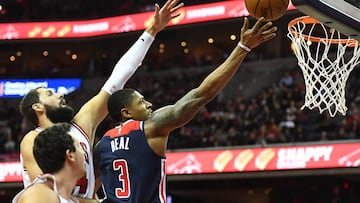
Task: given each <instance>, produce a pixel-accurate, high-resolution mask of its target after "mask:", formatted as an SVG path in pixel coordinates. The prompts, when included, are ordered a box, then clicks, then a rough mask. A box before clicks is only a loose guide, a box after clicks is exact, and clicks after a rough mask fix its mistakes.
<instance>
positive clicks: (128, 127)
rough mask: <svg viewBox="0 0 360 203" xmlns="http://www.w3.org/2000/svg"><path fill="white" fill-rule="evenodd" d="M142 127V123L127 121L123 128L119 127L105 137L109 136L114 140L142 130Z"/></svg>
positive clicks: (108, 132)
mask: <svg viewBox="0 0 360 203" xmlns="http://www.w3.org/2000/svg"><path fill="white" fill-rule="evenodd" d="M140 125H141V121H134V120H131V121H127V122H125V123H124V124H123V125H122V126H118V127H116V128H113V129H111V130H109V131H107V132H106V133H105V135H104V136H109V137H111V138H114V137H119V136H124V135H128V134H129V133H130V132H131V131H134V130H140V129H141V127H140Z"/></svg>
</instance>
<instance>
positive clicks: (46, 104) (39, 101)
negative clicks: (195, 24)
mask: <svg viewBox="0 0 360 203" xmlns="http://www.w3.org/2000/svg"><path fill="white" fill-rule="evenodd" d="M178 2H179V0H168V1H167V2H166V3H165V4H164V6H162V8H161V9H160V7H159V6H158V5H156V6H155V15H153V17H152V19H151V21H150V23H149V26H148V27H147V28H146V30H145V32H144V33H143V34H142V35H141V36H140V38H139V39H138V40H137V41H136V42H135V44H134V45H133V46H132V47H131V48H130V49H129V50H128V51H127V52H126V53H125V54H124V56H122V57H121V59H120V60H119V61H118V63H117V64H116V65H115V68H114V70H113V72H112V74H111V75H110V77H109V78H108V80H107V81H106V82H105V84H104V86H103V87H102V88H101V90H100V91H99V93H98V94H97V95H95V96H94V97H93V98H91V99H90V100H89V101H88V102H86V103H85V104H84V105H83V106H82V107H81V109H80V110H79V112H78V113H77V114H76V115H75V116H73V109H72V108H71V107H70V106H68V105H66V101H65V99H64V95H63V94H60V93H54V92H53V91H52V90H50V89H47V88H44V87H39V88H36V89H34V90H31V91H29V92H28V94H27V95H25V96H24V98H23V99H22V101H21V103H20V111H21V113H22V114H23V116H24V117H25V118H26V119H27V120H28V121H29V122H30V123H32V124H33V125H34V126H37V127H40V128H47V127H49V126H52V125H53V124H54V123H59V122H72V123H74V124H76V126H77V127H78V129H81V131H82V132H83V134H84V135H86V136H87V137H88V143H87V146H89V147H88V148H90V149H91V148H92V146H93V143H94V136H95V131H96V128H97V126H98V125H99V124H100V122H101V121H102V120H103V119H104V118H105V117H106V115H107V114H108V111H107V107H106V105H107V101H108V98H109V96H110V95H111V94H112V93H113V92H115V91H117V90H120V89H122V88H123V87H124V85H125V83H126V81H127V80H128V79H129V78H130V77H131V76H132V75H133V73H134V72H135V71H136V69H137V67H138V66H139V65H140V64H141V62H142V60H143V59H144V57H145V55H146V53H147V51H148V49H149V48H150V46H151V44H152V42H153V40H154V37H155V36H156V34H157V33H158V32H159V31H161V30H162V29H164V28H165V27H166V25H167V24H168V23H169V22H170V20H172V19H174V18H176V17H178V16H179V15H180V13H178V10H179V9H180V8H181V7H182V6H183V4H178ZM38 134H39V131H38V130H32V131H30V132H29V133H27V134H26V135H25V137H24V138H23V140H22V141H21V143H20V153H21V157H22V158H21V159H22V163H23V167H24V168H25V170H26V173H25V176H26V174H28V177H29V180H30V181H33V180H34V179H35V178H36V177H37V176H38V175H39V174H42V171H41V169H40V168H39V166H38V164H37V163H36V161H35V159H34V156H33V154H32V147H33V142H34V139H35V138H36V136H37V135H38ZM90 152H91V151H90ZM88 157H91V153H89V154H88ZM91 164H92V163H91ZM89 167H90V166H89ZM89 173H90V174H91V173H93V171H89ZM25 178H26V177H25ZM87 181H88V182H86V184H85V183H84V182H81V180H80V182H79V184H80V185H87V187H90V189H91V188H95V189H96V188H97V187H96V186H95V182H94V181H93V180H87ZM89 181H90V182H89ZM90 189H89V190H90ZM80 190H81V189H80ZM80 190H79V191H80ZM86 191H88V189H86ZM76 195H77V196H80V197H82V198H83V199H80V201H81V202H97V201H90V199H92V198H94V192H89V193H84V194H79V193H78V194H76Z"/></svg>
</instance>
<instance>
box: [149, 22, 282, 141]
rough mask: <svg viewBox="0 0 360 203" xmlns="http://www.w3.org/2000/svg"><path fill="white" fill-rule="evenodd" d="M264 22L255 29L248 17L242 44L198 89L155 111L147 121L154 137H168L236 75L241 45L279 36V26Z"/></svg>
mask: <svg viewBox="0 0 360 203" xmlns="http://www.w3.org/2000/svg"><path fill="white" fill-rule="evenodd" d="M262 23H263V18H260V19H259V20H258V21H257V22H256V23H255V25H254V26H253V27H252V28H249V20H248V19H247V18H245V21H244V25H243V27H242V29H241V34H240V45H239V46H236V47H235V48H234V50H233V51H232V52H231V54H230V56H229V57H228V58H227V59H226V60H225V61H224V62H223V63H222V64H221V65H219V66H218V67H217V68H216V69H215V70H214V71H212V72H211V73H210V74H209V75H208V76H207V77H206V78H205V79H204V80H203V81H202V82H201V84H200V85H199V86H198V87H197V88H195V89H193V90H191V91H190V92H188V93H187V94H186V95H185V96H184V97H182V98H181V99H180V100H179V101H177V102H176V103H175V104H174V105H170V106H166V107H164V108H161V109H159V110H157V111H155V112H154V113H153V115H152V117H151V119H150V121H147V125H152V126H151V127H150V128H149V129H151V130H153V131H152V135H153V136H156V137H161V136H163V137H166V136H167V135H168V133H169V132H170V131H171V130H173V129H175V128H178V127H181V126H182V125H184V124H186V123H187V122H189V121H190V120H191V119H192V118H193V117H194V115H195V114H196V113H197V112H198V111H199V110H200V108H202V107H203V106H204V105H205V104H207V103H208V102H210V101H211V100H212V99H214V97H215V96H216V95H217V94H218V93H219V92H220V91H221V90H222V89H223V88H224V86H225V85H226V84H227V83H228V82H229V81H230V79H231V78H232V77H233V76H234V74H235V73H236V71H237V70H238V68H239V67H240V64H241V63H242V62H243V60H244V59H245V57H246V55H247V54H248V51H246V50H245V49H244V48H242V47H241V45H245V46H247V47H250V48H255V47H257V46H258V45H260V44H262V43H264V42H266V41H268V40H270V39H272V38H274V37H275V36H276V34H275V32H276V30H277V28H276V27H273V25H272V23H271V22H268V23H266V24H264V25H262ZM149 123H150V124H149Z"/></svg>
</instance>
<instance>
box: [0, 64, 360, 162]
mask: <svg viewBox="0 0 360 203" xmlns="http://www.w3.org/2000/svg"><path fill="white" fill-rule="evenodd" d="M194 70H202V68H201V67H195V69H191V68H189V69H182V71H181V72H176V71H174V72H168V73H165V74H164V73H163V72H162V71H158V72H159V73H158V74H157V72H156V71H155V72H154V71H153V73H152V74H151V75H149V74H139V75H135V76H134V77H133V78H131V79H130V81H129V82H128V83H127V85H126V86H127V87H131V88H134V89H137V90H139V91H140V92H141V93H142V94H143V95H144V96H145V97H146V99H147V100H149V101H150V102H152V104H153V108H154V109H157V108H159V107H161V106H164V105H167V104H172V103H174V102H175V101H176V100H178V99H179V98H180V97H181V96H182V95H184V94H185V93H186V92H187V91H189V90H190V89H191V88H194V87H196V86H197V85H198V84H199V83H200V82H201V80H202V79H203V78H204V77H205V76H206V75H207V74H208V71H209V70H205V69H204V70H203V71H194ZM359 76H360V72H359V71H357V70H354V71H353V72H352V74H351V76H350V78H349V80H348V84H347V91H346V92H347V94H346V101H347V107H348V110H347V114H346V116H342V115H336V116H335V117H334V118H332V117H330V116H329V115H328V113H326V112H324V113H322V114H320V113H319V111H318V110H317V109H314V110H309V109H307V108H305V109H303V110H301V109H300V108H301V106H302V105H303V103H304V94H305V86H304V81H303V76H302V73H301V72H300V69H299V68H297V67H294V68H291V69H289V70H288V71H285V72H284V73H282V76H281V78H280V79H279V80H274V81H272V83H271V84H269V85H268V86H267V88H263V89H261V91H259V92H258V93H257V94H255V96H253V97H251V98H244V97H243V96H242V95H239V94H238V93H237V92H234V93H233V94H232V95H233V97H232V98H226V99H224V98H223V97H222V96H221V95H220V96H218V97H217V98H216V99H215V100H214V101H212V102H211V103H209V104H208V105H206V106H205V107H204V108H203V109H202V110H201V111H200V112H199V113H198V114H197V115H196V116H195V118H194V119H193V120H192V121H191V122H189V123H188V124H186V125H185V126H183V127H181V128H179V129H178V130H175V131H173V132H172V134H171V136H170V140H169V144H168V148H169V149H187V148H208V147H210V148H213V147H226V146H239V145H260V146H266V145H271V144H274V143H293V142H316V141H328V140H346V139H358V138H359V136H360V124H359V119H360V112H359V104H360V91H359V90H357V88H356V87H357V86H359V85H360V81H359V80H356V78H358V77H359ZM87 94H88V93H87V92H84V90H83V89H80V90H78V91H76V92H75V93H73V94H72V95H70V96H69V98H67V100H68V102H69V103H70V104H78V105H79V106H80V104H82V103H83V102H84V100H86V97H88V96H89V95H87ZM9 102H12V101H11V100H1V101H0V105H1V108H0V145H1V147H0V154H6V155H2V156H1V157H0V159H9V158H13V157H12V156H11V154H17V153H18V152H19V142H20V141H21V139H22V137H23V136H24V134H25V133H26V132H27V130H28V128H27V126H26V125H25V123H24V122H23V121H22V116H21V115H20V113H19V112H18V109H17V108H15V107H13V106H12V107H10V106H11V105H9ZM76 108H77V106H76V105H75V109H76ZM114 125H115V123H113V121H112V120H111V119H110V118H107V119H105V120H104V121H103V122H102V123H101V125H100V126H99V128H98V131H97V138H100V137H101V136H102V134H103V133H104V132H105V131H106V130H108V129H110V128H111V127H113V126H114ZM15 157H16V158H18V157H17V156H15Z"/></svg>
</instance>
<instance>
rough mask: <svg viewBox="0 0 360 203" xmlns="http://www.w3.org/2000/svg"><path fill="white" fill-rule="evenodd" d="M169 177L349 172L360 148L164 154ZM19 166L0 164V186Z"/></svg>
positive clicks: (359, 159) (16, 175)
mask: <svg viewBox="0 0 360 203" xmlns="http://www.w3.org/2000/svg"><path fill="white" fill-rule="evenodd" d="M166 157H167V166H166V171H167V174H168V175H177V174H216V173H234V172H238V173H241V172H249V171H254V172H255V171H274V170H299V169H322V168H349V167H358V166H359V164H360V144H359V143H346V144H319V145H305V146H291V147H290V146H289V147H268V148H251V149H224V150H199V151H187V152H169V153H167V154H166ZM21 174H22V167H21V164H20V162H18V161H17V162H0V182H20V181H22V175H21Z"/></svg>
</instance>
